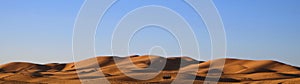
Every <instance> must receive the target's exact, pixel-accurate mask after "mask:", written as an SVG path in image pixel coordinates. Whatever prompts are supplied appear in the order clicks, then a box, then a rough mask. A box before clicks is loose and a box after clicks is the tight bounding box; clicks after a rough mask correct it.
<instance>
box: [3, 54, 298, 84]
mask: <svg viewBox="0 0 300 84" xmlns="http://www.w3.org/2000/svg"><path fill="white" fill-rule="evenodd" d="M114 60H115V61H114ZM220 60H225V61H226V62H225V64H224V68H223V71H222V72H221V70H220V73H222V76H221V77H220V79H219V80H218V81H217V82H218V83H220V84H222V83H225V84H226V83H254V84H256V83H258V84H261V83H263V84H270V83H272V84H284V83H286V84H298V83H300V69H299V67H295V66H291V65H287V64H284V63H281V62H277V61H272V60H243V59H233V58H225V59H216V60H210V61H206V62H204V61H197V60H194V59H192V58H189V57H170V58H164V57H160V56H150V55H144V56H138V55H133V56H128V57H117V56H99V57H97V58H90V59H86V60H82V61H79V62H74V63H64V64H58V63H49V64H33V63H26V62H12V63H7V64H3V65H0V84H2V83H3V84H7V83H9V84H27V83H28V84H35V83H50V84H66V83H67V84H69V83H70V84H80V83H81V82H87V83H93V82H99V81H101V80H106V79H107V80H109V81H110V82H111V83H113V84H120V83H129V84H130V83H133V84H139V83H146V84H147V83H151V84H152V83H154V84H170V83H171V82H172V81H174V80H180V81H179V82H182V83H188V82H192V81H193V82H194V83H195V84H199V83H200V84H201V83H203V82H204V80H205V79H207V80H208V81H211V82H216V81H213V80H211V79H215V78H214V77H213V76H209V77H208V76H207V75H209V74H207V73H208V72H209V71H210V70H213V69H209V66H210V64H211V63H212V62H218V61H220ZM92 61H96V62H94V63H93V62H92ZM117 65H118V66H117ZM163 65H165V66H163ZM99 67H101V68H99ZM100 71H102V72H103V74H99V72H100ZM216 71H218V70H216ZM124 73H126V74H124ZM78 75H79V76H80V77H79V76H78ZM150 76H154V77H153V78H150V79H147V80H137V79H134V78H132V77H137V78H145V77H150ZM206 76H207V77H206ZM80 80H81V81H80ZM179 82H178V83H179Z"/></svg>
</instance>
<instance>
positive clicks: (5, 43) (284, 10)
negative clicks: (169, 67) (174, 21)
mask: <svg viewBox="0 0 300 84" xmlns="http://www.w3.org/2000/svg"><path fill="white" fill-rule="evenodd" d="M213 1H214V3H215V5H216V7H217V9H218V10H219V13H220V15H221V17H222V19H223V23H224V27H225V31H226V37H227V48H228V49H227V50H228V52H227V57H235V58H244V59H259V60H263V59H271V60H278V61H282V62H285V63H289V64H293V65H298V66H299V65H300V62H298V60H297V59H299V58H300V57H299V56H300V52H299V51H300V44H299V43H300V34H299V32H300V24H299V22H300V10H299V8H300V5H299V4H300V1H299V0H213ZM0 2H1V3H0V11H1V13H0V39H1V40H0V57H1V59H0V64H1V63H6V62H11V61H29V62H35V63H48V62H71V61H73V59H72V33H73V25H74V22H75V19H76V16H77V13H78V12H79V9H80V7H81V5H82V4H83V2H84V1H83V0H72V1H71V0H43V1H41V0H1V1H0ZM153 4H154V5H162V6H165V7H168V8H170V9H172V10H174V11H176V12H178V13H179V14H181V15H182V16H183V17H184V18H185V19H186V20H187V21H188V22H189V23H190V24H191V26H192V28H193V30H194V31H195V33H196V36H197V39H198V41H199V45H200V46H199V47H200V52H201V56H202V58H201V60H207V59H209V58H210V57H209V56H210V39H209V35H208V32H207V29H206V27H205V26H204V24H203V23H202V21H201V19H199V16H197V14H196V13H195V11H194V10H192V9H191V7H190V6H188V5H187V4H186V3H183V1H181V0H166V1H161V0H145V1H141V0H135V1H131V2H128V1H126V0H121V1H119V2H118V3H116V4H115V5H114V6H113V7H112V8H111V9H110V10H108V11H107V14H106V15H105V16H104V21H103V23H102V24H100V25H99V26H102V27H103V28H101V29H100V28H99V29H98V30H97V35H96V52H97V54H98V55H109V54H110V44H109V43H110V37H111V35H112V31H113V26H114V25H115V24H116V23H117V21H118V20H119V19H120V18H121V17H122V16H124V14H126V13H127V12H129V11H130V10H133V9H135V8H136V7H140V6H145V5H153ZM130 45H131V46H130V47H131V48H130V49H131V52H132V53H138V54H145V53H148V50H149V48H151V47H152V46H154V45H161V46H162V47H163V48H164V49H165V50H166V51H168V52H170V53H168V54H169V55H170V56H176V55H178V54H179V53H178V52H179V49H178V44H177V42H176V38H174V37H172V35H171V34H170V33H168V32H167V31H164V30H161V29H159V28H147V29H145V30H142V31H140V32H137V34H136V36H134V37H133V40H132V43H131V44H130ZM84 58H89V57H82V59H84Z"/></svg>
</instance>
